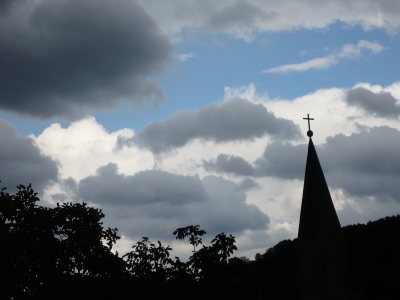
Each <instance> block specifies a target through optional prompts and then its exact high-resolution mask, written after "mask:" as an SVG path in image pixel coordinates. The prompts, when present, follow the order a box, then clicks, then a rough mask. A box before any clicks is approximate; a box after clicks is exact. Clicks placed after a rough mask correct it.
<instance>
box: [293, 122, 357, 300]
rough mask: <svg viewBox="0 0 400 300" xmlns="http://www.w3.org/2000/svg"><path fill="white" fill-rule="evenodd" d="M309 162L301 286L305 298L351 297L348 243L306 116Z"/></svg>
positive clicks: (302, 221) (300, 240)
mask: <svg viewBox="0 0 400 300" xmlns="http://www.w3.org/2000/svg"><path fill="white" fill-rule="evenodd" d="M304 119H306V120H308V132H307V136H308V137H309V138H310V139H309V143H308V154H307V164H306V171H305V176H304V188H303V199H302V203H301V212H300V224H299V233H298V245H297V255H298V270H299V287H300V292H301V295H302V299H303V300H313V299H316V300H336V299H337V300H339V299H340V300H345V299H351V298H350V284H349V271H348V266H347V257H346V245H345V241H344V238H343V234H342V228H341V226H340V222H339V219H338V217H337V214H336V210H335V207H334V206H333V202H332V198H331V195H330V193H329V189H328V185H327V183H326V180H325V176H324V173H323V171H322V168H321V164H320V163H319V159H318V156H317V152H316V151H315V147H314V144H313V141H312V138H311V137H312V135H313V132H312V131H311V130H310V120H313V119H311V118H310V117H309V115H307V118H304Z"/></svg>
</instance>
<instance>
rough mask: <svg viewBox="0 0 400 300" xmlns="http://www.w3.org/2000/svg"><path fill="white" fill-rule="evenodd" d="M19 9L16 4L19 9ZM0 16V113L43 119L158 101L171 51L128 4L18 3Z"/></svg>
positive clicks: (127, 0)
mask: <svg viewBox="0 0 400 300" xmlns="http://www.w3.org/2000/svg"><path fill="white" fill-rule="evenodd" d="M17 4H18V5H17ZM17 4H15V5H14V6H13V9H9V12H8V13H4V14H1V15H0V28H2V30H1V31H0V65H1V68H0V108H1V109H3V110H7V111H11V112H15V113H19V114H22V115H28V116H32V117H37V118H41V119H46V118H50V117H54V116H61V117H64V118H69V119H73V118H77V117H81V116H83V115H85V114H86V113H87V112H89V111H90V110H93V109H104V108H111V107H116V106H117V105H118V103H119V102H120V101H121V99H122V98H123V99H125V100H128V101H130V103H132V105H136V106H138V105H140V103H142V102H143V101H151V102H154V101H155V102H157V101H160V100H161V99H162V90H161V89H160V87H159V86H158V85H157V83H155V82H153V81H151V80H150V79H149V76H152V75H155V74H157V73H159V72H160V71H162V70H163V69H164V68H165V66H166V65H167V64H168V62H169V60H170V57H171V51H172V47H171V45H170V43H169V40H168V38H167V37H166V36H164V35H162V34H161V33H160V30H159V28H158V27H157V26H156V24H155V22H154V21H153V20H152V19H151V18H150V17H149V16H148V15H147V13H146V12H145V11H144V10H143V9H142V8H141V7H140V6H138V5H137V4H136V3H135V2H134V1H132V0H116V1H105V0H99V1H92V0H58V1H53V0H43V1H39V2H36V1H35V2H34V1H21V2H19V3H17Z"/></svg>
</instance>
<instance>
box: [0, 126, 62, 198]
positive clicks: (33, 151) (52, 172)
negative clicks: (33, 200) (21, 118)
mask: <svg viewBox="0 0 400 300" xmlns="http://www.w3.org/2000/svg"><path fill="white" fill-rule="evenodd" d="M0 140H1V143H0V180H1V183H0V185H1V186H2V187H7V190H8V191H10V192H15V191H16V189H15V187H16V186H17V185H19V184H23V185H25V186H27V185H28V184H29V183H32V187H33V189H34V190H35V191H36V192H38V193H39V194H41V195H43V189H44V188H45V187H46V186H47V185H48V184H51V183H52V182H55V181H57V180H58V168H57V163H56V162H55V161H53V160H52V159H51V158H50V157H48V156H45V155H43V154H42V153H41V151H40V149H39V148H38V147H37V146H36V145H35V143H34V141H33V140H32V139H30V138H25V137H21V136H20V135H19V134H18V132H17V129H16V128H15V127H14V126H12V125H11V124H10V123H9V122H8V121H6V120H4V119H0Z"/></svg>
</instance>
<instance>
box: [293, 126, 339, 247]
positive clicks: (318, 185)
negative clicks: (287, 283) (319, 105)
mask: <svg viewBox="0 0 400 300" xmlns="http://www.w3.org/2000/svg"><path fill="white" fill-rule="evenodd" d="M310 131H311V130H309V132H310ZM311 135H312V134H311ZM341 235H342V231H341V226H340V223H339V219H338V217H337V214H336V210H335V207H334V206H333V202H332V198H331V195H330V193H329V189H328V185H327V184H326V180H325V176H324V173H323V172H322V168H321V164H320V163H319V159H318V156H317V152H316V151H315V147H314V143H313V141H312V138H311V137H310V140H309V142H308V154H307V164H306V172H305V176H304V188H303V200H302V203H301V213H300V224H299V234H298V238H299V239H309V238H322V237H340V236H341Z"/></svg>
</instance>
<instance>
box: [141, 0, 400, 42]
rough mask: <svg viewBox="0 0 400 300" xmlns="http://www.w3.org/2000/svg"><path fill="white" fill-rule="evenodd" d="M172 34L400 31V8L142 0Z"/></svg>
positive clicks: (359, 1) (354, 1) (352, 2)
mask: <svg viewBox="0 0 400 300" xmlns="http://www.w3.org/2000/svg"><path fill="white" fill-rule="evenodd" d="M138 2H139V3H140V4H141V5H142V6H143V7H144V8H145V9H146V11H147V12H148V13H149V14H150V15H151V16H152V17H153V18H155V19H156V20H158V22H159V24H160V27H161V28H163V30H164V31H165V32H167V33H169V34H176V33H179V32H181V31H183V30H184V29H185V28H193V27H194V28H199V29H200V30H201V31H209V32H210V31H211V32H225V33H230V34H234V35H235V36H237V37H240V38H245V39H251V36H252V33H253V32H263V31H272V32H276V31H284V30H295V29H302V28H305V29H316V28H325V27H327V26H329V25H331V24H333V23H335V22H338V21H339V22H343V23H345V24H348V25H350V26H354V25H359V26H361V27H362V28H363V29H364V30H371V29H374V28H379V29H384V30H386V31H387V32H389V33H390V34H393V33H396V32H398V30H399V28H400V21H399V19H398V15H399V13H400V4H399V2H398V1H396V0H388V1H385V0H377V1H375V0H366V1H363V0H349V1H340V0H327V1H323V2H318V4H316V2H315V0H303V1H301V2H299V1H295V0H281V1H273V0H241V1H236V0H221V1H218V2H209V1H202V0H187V1H180V0H170V1H168V2H160V1H158V0H139V1H138Z"/></svg>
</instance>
